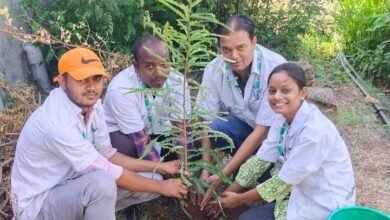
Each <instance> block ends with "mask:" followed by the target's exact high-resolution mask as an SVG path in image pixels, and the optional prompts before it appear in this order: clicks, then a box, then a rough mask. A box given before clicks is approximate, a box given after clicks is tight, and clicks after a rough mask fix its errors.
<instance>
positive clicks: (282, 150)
mask: <svg viewBox="0 0 390 220" xmlns="http://www.w3.org/2000/svg"><path fill="white" fill-rule="evenodd" d="M289 129H290V126H289V125H288V123H287V121H285V122H284V123H283V125H282V127H281V128H280V131H279V143H278V146H277V148H278V152H279V158H278V159H279V161H280V162H281V163H284V162H285V161H286V159H287V154H288V153H289V152H290V149H289V148H288V147H287V144H286V137H287V135H288V131H289Z"/></svg>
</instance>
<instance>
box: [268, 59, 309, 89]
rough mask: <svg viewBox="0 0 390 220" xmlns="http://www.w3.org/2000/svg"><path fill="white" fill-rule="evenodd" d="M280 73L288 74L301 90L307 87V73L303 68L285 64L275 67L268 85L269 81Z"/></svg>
mask: <svg viewBox="0 0 390 220" xmlns="http://www.w3.org/2000/svg"><path fill="white" fill-rule="evenodd" d="M279 72H285V73H287V74H288V75H289V76H290V77H291V78H292V79H293V80H294V81H295V82H296V83H297V85H298V87H299V89H302V88H303V87H305V86H306V77H305V72H304V71H303V69H302V67H300V66H299V65H298V64H296V63H291V62H288V63H283V64H280V65H279V66H277V67H275V68H274V69H273V70H272V72H271V74H270V75H269V78H268V84H269V80H270V79H271V76H272V75H273V74H275V73H279Z"/></svg>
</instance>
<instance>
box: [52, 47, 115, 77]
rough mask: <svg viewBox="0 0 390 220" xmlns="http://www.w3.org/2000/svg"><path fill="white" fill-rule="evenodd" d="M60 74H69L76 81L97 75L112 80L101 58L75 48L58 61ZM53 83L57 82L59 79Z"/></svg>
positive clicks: (85, 50)
mask: <svg viewBox="0 0 390 220" xmlns="http://www.w3.org/2000/svg"><path fill="white" fill-rule="evenodd" d="M58 72H59V74H60V75H62V74H64V73H68V74H69V75H70V76H71V77H72V78H73V79H75V80H83V79H86V78H88V77H90V76H95V75H102V76H104V77H106V78H108V79H109V78H110V76H109V75H108V74H107V73H106V71H105V70H104V67H103V64H102V61H101V60H100V58H99V57H98V56H97V55H96V54H95V53H94V52H93V51H91V50H89V49H86V48H74V49H71V50H69V51H67V52H65V53H64V54H63V55H62V56H61V58H60V60H59V61H58ZM53 81H54V82H57V77H55V78H54V79H53Z"/></svg>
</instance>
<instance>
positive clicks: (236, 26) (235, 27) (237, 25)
mask: <svg viewBox="0 0 390 220" xmlns="http://www.w3.org/2000/svg"><path fill="white" fill-rule="evenodd" d="M223 23H224V24H225V25H226V26H228V27H229V28H228V27H226V26H225V25H219V26H218V28H217V31H216V32H217V34H219V35H229V34H230V33H231V32H232V31H246V32H247V33H248V35H249V38H250V39H251V40H252V39H253V37H254V36H255V24H254V22H253V20H252V19H251V18H250V17H248V16H246V15H232V16H229V17H228V18H226V20H225V21H224V22H223Z"/></svg>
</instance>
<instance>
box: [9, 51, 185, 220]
mask: <svg viewBox="0 0 390 220" xmlns="http://www.w3.org/2000/svg"><path fill="white" fill-rule="evenodd" d="M58 69H59V75H58V76H57V77H56V78H55V81H58V83H59V85H60V88H56V89H54V90H52V91H51V92H50V95H49V96H48V97H47V99H46V100H45V102H44V103H43V105H42V106H41V107H39V108H38V109H37V110H36V111H35V112H34V113H33V114H32V115H31V116H30V117H29V119H28V121H27V122H26V124H25V126H24V128H23V130H22V132H21V134H20V137H19V140H18V143H17V146H16V153H15V160H14V164H13V167H12V173H11V193H12V203H13V210H14V213H15V216H16V219H21V220H23V219H29V220H30V219H56V220H61V219H62V220H69V219H73V220H77V219H80V220H81V219H90V220H97V219H102V220H110V219H111V220H114V219H115V211H116V210H120V209H124V208H126V207H128V206H131V205H133V204H137V203H141V202H145V201H148V200H151V199H153V198H156V197H158V196H159V194H161V195H165V196H171V197H177V198H183V197H184V196H186V194H187V192H188V189H187V187H186V186H185V185H184V184H183V183H182V181H181V180H180V179H169V180H165V181H163V180H162V177H161V175H160V174H174V173H178V172H179V167H178V166H179V161H171V162H168V163H156V162H152V161H145V160H136V159H134V158H131V157H128V156H125V155H123V154H121V153H119V152H117V151H116V150H115V149H114V148H112V146H111V142H110V138H109V135H108V132H107V127H106V123H105V118H104V114H103V107H102V104H101V102H100V100H99V97H100V95H101V93H102V90H103V84H104V79H105V78H109V76H108V74H107V73H106V72H105V70H104V68H103V65H102V63H101V61H100V59H99V57H98V56H97V55H96V54H95V53H93V52H92V51H90V50H89V49H85V48H75V49H72V50H69V51H67V52H66V53H65V54H64V55H63V56H61V58H60V60H59V63H58ZM154 171H156V172H157V173H155V172H154ZM158 173H160V174H158Z"/></svg>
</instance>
